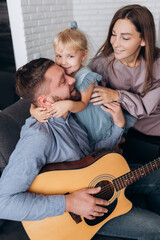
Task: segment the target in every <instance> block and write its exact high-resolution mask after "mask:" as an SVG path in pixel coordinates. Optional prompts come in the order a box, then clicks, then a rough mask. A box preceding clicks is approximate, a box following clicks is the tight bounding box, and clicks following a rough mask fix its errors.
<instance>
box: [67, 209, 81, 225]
mask: <svg viewBox="0 0 160 240" xmlns="http://www.w3.org/2000/svg"><path fill="white" fill-rule="evenodd" d="M69 214H70V216H71V217H72V219H73V220H74V221H75V223H77V224H78V223H80V222H82V218H81V216H79V215H77V214H75V213H72V212H69Z"/></svg>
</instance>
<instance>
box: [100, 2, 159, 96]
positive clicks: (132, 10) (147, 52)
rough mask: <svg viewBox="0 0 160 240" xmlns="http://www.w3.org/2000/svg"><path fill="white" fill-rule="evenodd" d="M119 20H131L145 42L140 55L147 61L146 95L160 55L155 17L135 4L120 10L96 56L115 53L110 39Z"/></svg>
mask: <svg viewBox="0 0 160 240" xmlns="http://www.w3.org/2000/svg"><path fill="white" fill-rule="evenodd" d="M119 19H128V20H130V21H131V22H132V24H133V25H134V26H135V27H136V30H137V32H139V33H140V36H141V38H142V39H144V41H145V46H144V47H141V50H140V55H141V56H143V58H144V59H145V61H146V76H145V81H144V85H143V94H144V95H145V94H146V93H147V89H148V88H149V87H150V86H151V85H152V83H153V63H154V61H155V59H156V58H157V57H158V53H159V49H158V48H157V47H156V31H155V23H154V19H153V15H152V13H151V12H150V11H149V10H148V9H147V8H146V7H144V6H140V5H137V4H133V5H127V6H125V7H122V8H120V9H119V10H118V11H117V12H116V13H115V15H114V16H113V19H112V21H111V24H110V26H109V31H108V36H107V39H106V41H105V42H104V44H103V45H102V46H101V47H100V49H99V50H98V52H97V54H96V56H98V55H99V54H102V55H103V56H106V57H107V56H109V55H110V54H111V53H112V52H113V48H112V45H111V43H110V39H111V35H112V30H113V27H114V25H115V23H116V21H117V20H119Z"/></svg>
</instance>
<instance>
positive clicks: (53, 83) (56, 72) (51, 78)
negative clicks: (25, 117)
mask: <svg viewBox="0 0 160 240" xmlns="http://www.w3.org/2000/svg"><path fill="white" fill-rule="evenodd" d="M44 77H45V79H46V80H47V82H48V84H49V90H50V92H49V94H47V99H48V100H49V101H50V102H51V103H52V102H53V100H54V101H57V100H67V99H71V98H72V97H73V96H75V92H76V91H75V90H74V83H75V79H74V78H72V77H70V76H67V75H66V74H65V72H64V70H63V68H61V67H59V66H57V65H53V66H51V67H50V68H49V69H48V70H47V71H46V73H45V75H44Z"/></svg>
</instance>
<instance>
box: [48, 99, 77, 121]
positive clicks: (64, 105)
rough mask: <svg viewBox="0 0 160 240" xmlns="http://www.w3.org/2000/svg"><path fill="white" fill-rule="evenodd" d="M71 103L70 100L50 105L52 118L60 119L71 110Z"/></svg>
mask: <svg viewBox="0 0 160 240" xmlns="http://www.w3.org/2000/svg"><path fill="white" fill-rule="evenodd" d="M71 103H72V101H70V100H64V101H63V100H62V101H58V102H55V103H53V104H52V107H51V110H52V112H53V115H52V116H53V117H56V118H59V117H62V116H63V115H64V114H66V113H67V112H68V111H70V109H71V107H70V106H71Z"/></svg>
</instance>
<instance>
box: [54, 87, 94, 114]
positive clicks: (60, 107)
mask: <svg viewBox="0 0 160 240" xmlns="http://www.w3.org/2000/svg"><path fill="white" fill-rule="evenodd" d="M93 89H94V83H91V85H90V87H88V88H87V89H86V92H81V101H72V100H63V101H58V102H55V103H54V104H53V105H52V111H53V112H55V113H54V114H53V117H57V118H58V117H61V116H63V115H64V114H65V113H66V112H68V111H70V112H72V113H77V112H81V111H83V110H84V109H85V108H86V107H87V105H88V103H89V101H90V97H91V95H92V91H93Z"/></svg>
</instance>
